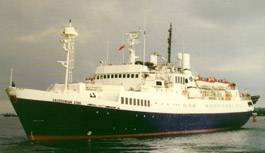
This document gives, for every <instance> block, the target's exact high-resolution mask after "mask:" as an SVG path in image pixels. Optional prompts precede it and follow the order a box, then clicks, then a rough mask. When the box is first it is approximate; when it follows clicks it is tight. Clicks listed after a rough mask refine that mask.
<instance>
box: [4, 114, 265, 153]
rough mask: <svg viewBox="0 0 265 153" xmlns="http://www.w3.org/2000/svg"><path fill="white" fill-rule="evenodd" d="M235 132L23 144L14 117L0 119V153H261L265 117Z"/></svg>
mask: <svg viewBox="0 0 265 153" xmlns="http://www.w3.org/2000/svg"><path fill="white" fill-rule="evenodd" d="M257 120H258V122H257V123H253V122H252V120H249V121H248V123H247V124H246V125H245V126H243V128H241V129H239V130H233V131H223V132H215V133H204V134H192V135H186V136H162V137H161V136H159V137H145V138H113V139H90V140H60V141H58V140H56V141H55V140H52V141H36V142H30V141H28V140H27V138H26V135H25V133H24V131H23V128H22V126H21V124H20V122H19V119H18V118H17V117H2V116H1V117H0V153H32V152H33V153H35V152H41V153H50V152H51V153H55V152H60V153H62V152H66V153H75V152H93V153H94V152H114V153H116V152H159V153H163V152H165V153H171V152H172V153H181V152H185V153H186V152H188V153H189V152H190V153H193V152H194V153H196V152H198V153H205V152H217V153H218V152H220V153H224V152H229V153H230V152H237V153H238V152H242V153H243V152H244V153H245V152H251V153H252V152H265V145H264V144H265V117H257Z"/></svg>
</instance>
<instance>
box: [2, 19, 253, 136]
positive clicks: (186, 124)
mask: <svg viewBox="0 0 265 153" xmlns="http://www.w3.org/2000/svg"><path fill="white" fill-rule="evenodd" d="M171 31H172V30H171ZM171 31H170V32H171ZM140 33H141V31H140V30H138V31H134V32H130V33H128V36H129V41H128V46H129V47H128V51H129V53H130V58H129V61H128V63H127V64H120V65H114V64H113V65H112V64H106V63H104V62H102V61H100V62H99V65H98V66H97V69H96V72H95V74H94V77H93V78H90V79H87V80H86V81H84V82H78V83H74V82H72V69H73V53H74V37H77V36H78V33H77V32H76V30H75V28H74V27H72V25H71V22H70V25H69V26H68V27H65V28H64V29H63V34H62V35H63V36H64V37H66V39H65V40H62V41H61V42H62V43H63V50H64V51H65V52H66V53H67V60H66V61H59V62H60V63H62V65H63V67H65V69H66V73H65V74H66V76H65V83H56V84H54V85H52V86H51V87H50V88H49V89H48V90H47V91H41V90H33V89H24V88H17V87H12V86H10V87H7V88H6V91H7V94H8V96H9V98H10V100H11V102H12V104H13V106H14V108H15V110H16V112H17V114H18V116H19V118H20V121H21V123H22V125H23V127H24V129H25V132H26V134H27V136H28V138H29V140H46V139H75V138H76V139H79V138H96V137H129V136H150V135H168V134H184V133H198V132H212V131H220V130H226V129H233V128H239V127H241V126H243V125H244V124H245V123H246V122H247V120H248V119H249V117H250V115H251V113H252V111H253V109H254V106H253V103H252V102H251V99H250V96H249V95H246V96H242V94H240V93H239V91H238V90H237V86H236V84H234V83H230V82H228V81H226V80H225V79H222V80H221V79H216V78H214V77H210V78H202V77H201V76H199V75H193V74H192V72H191V69H190V55H189V54H188V53H178V54H177V60H178V62H175V63H173V62H170V61H169V60H166V59H165V58H164V57H163V56H162V55H160V53H158V52H154V53H153V54H152V55H150V61H149V62H141V61H136V59H137V56H136V55H135V47H134V46H135V45H137V42H139V38H140ZM169 57H170V56H169ZM158 58H161V59H162V61H163V62H162V63H159V62H158Z"/></svg>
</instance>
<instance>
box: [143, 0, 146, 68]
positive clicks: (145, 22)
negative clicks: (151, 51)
mask: <svg viewBox="0 0 265 153" xmlns="http://www.w3.org/2000/svg"><path fill="white" fill-rule="evenodd" d="M146 6H147V0H146V1H145V9H144V51H143V54H144V55H143V65H144V62H145V37H146V14H147V8H146Z"/></svg>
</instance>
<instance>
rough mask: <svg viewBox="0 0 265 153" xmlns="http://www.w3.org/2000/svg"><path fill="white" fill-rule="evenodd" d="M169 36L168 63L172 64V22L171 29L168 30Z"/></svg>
mask: <svg viewBox="0 0 265 153" xmlns="http://www.w3.org/2000/svg"><path fill="white" fill-rule="evenodd" d="M168 32H169V36H168V40H167V41H168V49H167V50H168V51H167V52H168V58H167V60H168V63H170V56H171V38H172V23H171V22H170V28H169V29H168Z"/></svg>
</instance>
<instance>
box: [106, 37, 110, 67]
mask: <svg viewBox="0 0 265 153" xmlns="http://www.w3.org/2000/svg"><path fill="white" fill-rule="evenodd" d="M108 62H109V33H107V61H106V64H108Z"/></svg>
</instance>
